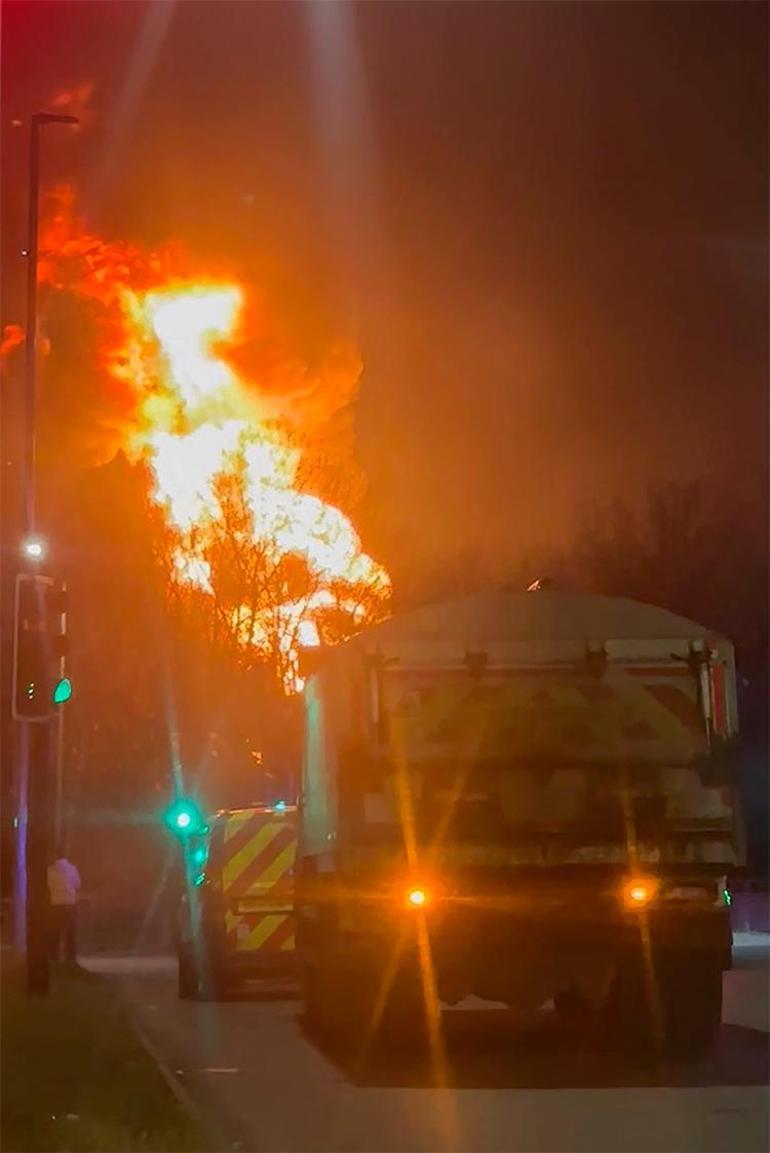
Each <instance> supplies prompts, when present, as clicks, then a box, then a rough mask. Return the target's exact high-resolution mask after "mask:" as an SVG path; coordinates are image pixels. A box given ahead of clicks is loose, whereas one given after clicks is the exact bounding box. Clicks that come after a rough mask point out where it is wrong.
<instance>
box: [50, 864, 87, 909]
mask: <svg viewBox="0 0 770 1153" xmlns="http://www.w3.org/2000/svg"><path fill="white" fill-rule="evenodd" d="M79 888H80V873H79V872H78V871H77V869H76V868H75V866H74V865H73V864H72V862H71V861H68V860H67V858H66V857H59V860H58V861H56V863H55V864H53V865H49V866H48V893H49V896H50V898H51V904H52V905H74V904H76V903H77V899H78V889H79Z"/></svg>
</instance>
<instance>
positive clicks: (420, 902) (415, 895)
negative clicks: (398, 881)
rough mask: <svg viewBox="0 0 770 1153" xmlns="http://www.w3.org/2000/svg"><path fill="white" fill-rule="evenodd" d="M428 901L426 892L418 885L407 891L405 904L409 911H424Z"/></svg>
mask: <svg viewBox="0 0 770 1153" xmlns="http://www.w3.org/2000/svg"><path fill="white" fill-rule="evenodd" d="M429 900H430V898H429V896H428V892H427V890H426V889H423V888H422V887H421V886H419V885H417V886H415V887H414V888H413V889H408V890H407V894H406V903H407V905H408V906H409V908H410V909H424V908H425V906H426V905H427V904H428V902H429Z"/></svg>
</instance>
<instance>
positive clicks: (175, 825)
mask: <svg viewBox="0 0 770 1153" xmlns="http://www.w3.org/2000/svg"><path fill="white" fill-rule="evenodd" d="M163 819H164V821H165V823H166V825H167V826H168V828H169V829H171V832H172V833H176V835H177V836H178V837H190V836H192V835H193V834H194V833H199V832H201V831H202V828H203V817H202V815H201V812H200V809H199V808H198V806H197V805H196V804H195V801H191V800H189V799H188V798H185V797H182V798H180V800H178V801H176V802H175V804H173V805H171V807H170V808H169V809H167V810H166V812H165V815H164V818H163Z"/></svg>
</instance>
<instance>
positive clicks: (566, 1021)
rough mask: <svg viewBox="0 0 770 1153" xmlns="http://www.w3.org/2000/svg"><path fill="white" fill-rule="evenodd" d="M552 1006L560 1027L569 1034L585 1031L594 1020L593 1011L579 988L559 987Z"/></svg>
mask: <svg viewBox="0 0 770 1153" xmlns="http://www.w3.org/2000/svg"><path fill="white" fill-rule="evenodd" d="M553 1007H554V1009H555V1010H556V1015H557V1017H558V1018H559V1023H560V1024H561V1027H562V1029H563V1030H564V1031H565V1032H566V1033H569V1034H571V1035H574V1034H582V1033H585V1032H587V1031H588V1030H589V1029H590V1028H591V1025H592V1024H593V1022H594V1012H593V1010H592V1008H591V1005H590V1004H589V1002H588V1001H587V1000H586V998H585V997H584V995H583V994H582V993H581V991H580V989H576V988H574V987H571V988H568V989H560V990H559V992H558V993H557V994H556V996H555V997H554V999H553Z"/></svg>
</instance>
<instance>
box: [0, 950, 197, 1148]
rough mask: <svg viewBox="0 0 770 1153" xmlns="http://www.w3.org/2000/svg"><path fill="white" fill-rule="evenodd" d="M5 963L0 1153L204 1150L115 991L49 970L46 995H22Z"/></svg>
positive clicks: (88, 977) (16, 972) (77, 974)
mask: <svg viewBox="0 0 770 1153" xmlns="http://www.w3.org/2000/svg"><path fill="white" fill-rule="evenodd" d="M6 957H7V955H4V957H3V965H2V974H1V977H2V1004H1V1005H0V1011H1V1015H0V1056H1V1057H2V1068H1V1069H0V1078H1V1081H0V1089H1V1097H0V1148H2V1149H3V1151H4V1153H48V1151H53V1153H66V1151H68V1150H69V1151H70V1153H75V1151H77V1153H80V1151H82V1153H91V1151H94V1153H97V1151H98V1153H113V1151H115V1153H128V1151H129V1150H131V1151H133V1150H136V1151H137V1153H143V1151H144V1150H148V1151H149V1150H158V1151H159V1153H160V1151H167V1153H176V1151H177V1150H179V1151H185V1153H188V1151H189V1153H198V1151H200V1153H205V1150H206V1149H207V1142H206V1139H205V1137H204V1135H203V1133H202V1132H201V1131H200V1130H199V1128H198V1127H197V1126H196V1125H195V1123H194V1122H193V1121H192V1120H191V1119H190V1118H189V1117H188V1116H187V1114H186V1113H185V1111H184V1110H183V1109H182V1107H181V1106H180V1104H179V1103H178V1102H177V1100H176V1098H175V1097H174V1095H173V1094H172V1093H171V1091H170V1089H169V1087H168V1085H167V1084H166V1082H165V1080H164V1079H163V1077H162V1075H161V1073H160V1072H159V1070H158V1068H157V1066H156V1065H155V1063H154V1062H153V1060H152V1059H151V1057H150V1056H149V1055H148V1054H147V1053H146V1051H145V1049H144V1047H143V1046H142V1044H141V1042H140V1041H139V1039H138V1037H137V1036H136V1034H135V1032H134V1030H133V1028H132V1026H131V1022H130V1020H129V1017H128V1012H127V1009H126V1007H125V1006H124V1004H123V1003H122V1001H121V999H120V996H119V993H118V991H117V989H116V988H115V987H114V986H112V985H111V984H110V983H109V982H107V981H104V980H102V979H101V978H99V977H96V976H94V975H93V974H91V973H87V972H86V971H85V970H83V969H78V968H77V967H71V968H67V967H65V966H56V967H55V968H54V969H53V971H52V985H51V995H50V997H47V998H46V997H27V996H26V994H25V992H24V975H23V971H22V970H21V968H20V966H19V965H18V964H17V963H16V962H15V961H14V960H12V959H9V960H6Z"/></svg>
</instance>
